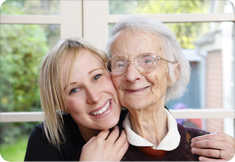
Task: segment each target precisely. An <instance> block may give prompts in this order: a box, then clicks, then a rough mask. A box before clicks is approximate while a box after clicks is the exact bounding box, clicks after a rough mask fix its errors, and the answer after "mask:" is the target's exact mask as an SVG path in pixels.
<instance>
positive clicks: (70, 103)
mask: <svg viewBox="0 0 235 162" xmlns="http://www.w3.org/2000/svg"><path fill="white" fill-rule="evenodd" d="M81 107H84V105H83V103H82V102H80V100H79V99H75V98H70V99H68V100H67V109H68V111H69V113H72V112H80V111H81V110H80V109H79V108H81Z"/></svg>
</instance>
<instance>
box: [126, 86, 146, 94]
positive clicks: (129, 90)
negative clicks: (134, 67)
mask: <svg viewBox="0 0 235 162" xmlns="http://www.w3.org/2000/svg"><path fill="white" fill-rule="evenodd" d="M149 87H150V86H147V87H144V88H141V89H136V90H131V89H125V91H126V92H128V93H135V92H142V91H144V90H145V89H147V88H149Z"/></svg>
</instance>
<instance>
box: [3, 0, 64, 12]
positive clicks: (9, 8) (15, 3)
mask: <svg viewBox="0 0 235 162" xmlns="http://www.w3.org/2000/svg"><path fill="white" fill-rule="evenodd" d="M59 14H60V0H7V1H5V2H4V3H3V4H2V6H1V15H59Z"/></svg>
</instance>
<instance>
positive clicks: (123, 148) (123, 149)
mask: <svg viewBox="0 0 235 162" xmlns="http://www.w3.org/2000/svg"><path fill="white" fill-rule="evenodd" d="M122 134H124V135H123V136H124V137H125V136H126V132H125V131H124V130H123V131H122ZM128 148H129V142H128V141H127V139H125V141H124V143H123V145H122V146H120V149H119V151H118V154H119V156H120V157H123V156H124V154H125V153H126V151H127V150H128Z"/></svg>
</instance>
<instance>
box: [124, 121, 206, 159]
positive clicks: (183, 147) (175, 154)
mask: <svg viewBox="0 0 235 162" xmlns="http://www.w3.org/2000/svg"><path fill="white" fill-rule="evenodd" d="M177 125H178V130H179V133H180V136H181V139H180V144H179V146H178V147H177V148H176V149H175V150H172V151H167V153H166V154H165V156H164V157H163V158H160V159H151V158H148V157H147V156H145V155H144V154H143V153H141V152H140V151H139V149H138V148H137V147H135V146H133V145H130V146H129V149H128V150H127V152H126V154H125V155H124V156H123V158H122V161H199V159H198V157H199V156H198V155H195V154H192V152H191V147H190V144H191V139H192V138H193V137H197V136H201V135H204V134H208V132H205V131H203V130H199V129H194V128H186V127H184V126H182V125H180V124H177Z"/></svg>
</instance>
